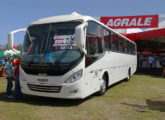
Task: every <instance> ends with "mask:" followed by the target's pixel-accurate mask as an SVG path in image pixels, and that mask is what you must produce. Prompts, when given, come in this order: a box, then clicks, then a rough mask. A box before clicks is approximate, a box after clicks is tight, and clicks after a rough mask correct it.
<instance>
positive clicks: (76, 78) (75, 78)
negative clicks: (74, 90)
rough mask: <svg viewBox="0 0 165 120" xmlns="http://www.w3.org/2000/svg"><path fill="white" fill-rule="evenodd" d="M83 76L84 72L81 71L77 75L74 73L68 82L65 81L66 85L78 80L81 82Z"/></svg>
mask: <svg viewBox="0 0 165 120" xmlns="http://www.w3.org/2000/svg"><path fill="white" fill-rule="evenodd" d="M82 74H83V70H82V69H81V70H79V71H77V72H76V73H74V74H73V75H71V76H70V77H69V78H68V79H67V80H65V82H64V83H73V82H75V81H77V80H79V79H80V78H81V77H82Z"/></svg>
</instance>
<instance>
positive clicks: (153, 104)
mask: <svg viewBox="0 0 165 120" xmlns="http://www.w3.org/2000/svg"><path fill="white" fill-rule="evenodd" d="M121 104H123V105H128V106H131V107H134V108H138V109H137V110H136V111H138V112H147V110H148V109H150V110H155V111H160V112H165V101H152V100H149V99H147V100H146V105H137V104H128V103H121Z"/></svg>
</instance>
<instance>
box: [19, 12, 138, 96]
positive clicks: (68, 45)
mask: <svg viewBox="0 0 165 120" xmlns="http://www.w3.org/2000/svg"><path fill="white" fill-rule="evenodd" d="M136 66H137V55H136V44H135V43H134V42H132V41H131V40H129V39H127V38H125V37H123V36H121V35H120V34H118V33H116V32H114V31H113V30H111V29H110V28H108V27H106V26H105V25H104V24H102V23H100V22H99V21H97V20H95V19H94V18H92V17H89V16H83V15H79V14H70V15H62V16H55V17H48V18H43V19H39V20H37V21H35V22H33V23H31V24H30V25H29V26H28V28H27V31H26V35H25V38H24V43H23V48H22V53H21V60H20V85H21V90H22V92H23V93H24V94H29V95H37V96H45V97H54V98H67V99H83V98H85V97H87V96H89V95H91V94H93V93H96V92H98V93H99V94H100V95H103V94H104V93H105V92H106V90H107V88H108V86H110V85H112V84H114V83H116V82H118V81H121V80H123V79H125V78H127V79H129V78H130V76H131V75H132V74H134V73H135V71H136Z"/></svg>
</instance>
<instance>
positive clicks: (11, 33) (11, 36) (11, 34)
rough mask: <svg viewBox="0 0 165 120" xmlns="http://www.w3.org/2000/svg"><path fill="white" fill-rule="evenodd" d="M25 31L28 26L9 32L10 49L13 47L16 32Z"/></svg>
mask: <svg viewBox="0 0 165 120" xmlns="http://www.w3.org/2000/svg"><path fill="white" fill-rule="evenodd" d="M23 31H26V28H22V29H17V30H14V31H11V32H9V33H8V47H9V49H13V43H14V34H15V33H17V32H23Z"/></svg>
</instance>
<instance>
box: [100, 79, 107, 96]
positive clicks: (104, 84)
mask: <svg viewBox="0 0 165 120" xmlns="http://www.w3.org/2000/svg"><path fill="white" fill-rule="evenodd" d="M100 82H101V84H100V91H99V93H98V94H99V95H104V94H105V92H106V90H107V82H106V79H105V78H104V77H103V78H102V80H101V81H100Z"/></svg>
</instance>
